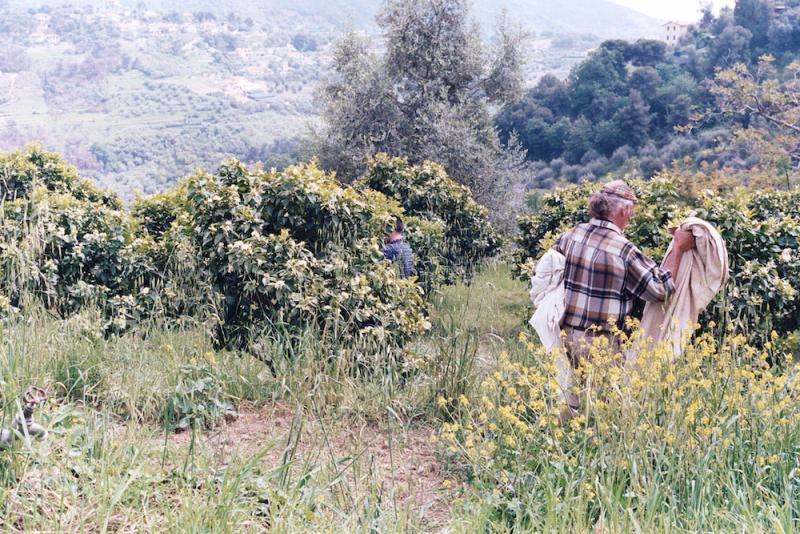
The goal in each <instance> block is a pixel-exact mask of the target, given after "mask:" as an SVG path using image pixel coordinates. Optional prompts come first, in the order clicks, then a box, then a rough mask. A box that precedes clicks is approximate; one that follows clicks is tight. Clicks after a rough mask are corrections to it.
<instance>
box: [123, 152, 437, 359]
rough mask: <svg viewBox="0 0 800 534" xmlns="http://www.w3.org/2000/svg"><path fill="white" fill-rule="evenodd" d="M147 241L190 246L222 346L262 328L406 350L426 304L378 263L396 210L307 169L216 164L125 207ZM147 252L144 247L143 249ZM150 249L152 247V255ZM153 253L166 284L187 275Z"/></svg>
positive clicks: (412, 286)
mask: <svg viewBox="0 0 800 534" xmlns="http://www.w3.org/2000/svg"><path fill="white" fill-rule="evenodd" d="M133 213H134V214H135V215H137V216H138V217H140V218H141V219H140V221H141V227H142V228H143V229H144V230H145V233H146V235H145V237H144V238H143V239H149V240H151V241H152V242H156V241H160V242H161V243H173V244H174V246H175V247H181V246H184V245H185V244H186V243H187V239H188V243H190V244H191V246H192V247H194V250H195V251H196V256H197V258H200V259H201V260H200V263H199V265H198V266H197V269H198V270H199V271H200V272H201V273H202V276H201V277H200V279H201V280H205V281H206V283H207V284H208V285H209V287H210V289H211V290H212V292H213V293H214V294H216V295H217V296H218V299H217V303H216V305H217V306H218V310H217V313H218V319H219V329H218V334H219V340H220V341H221V342H223V343H225V344H227V345H232V346H237V347H244V346H247V345H248V343H249V342H250V341H251V340H252V339H253V338H254V337H256V336H258V335H260V334H262V333H265V332H266V331H272V332H281V333H286V334H288V335H290V336H291V335H298V334H300V333H301V332H303V331H305V330H307V329H309V328H316V329H319V330H320V331H322V332H327V333H329V334H330V335H332V336H336V339H337V340H339V341H340V342H342V343H344V344H351V345H352V344H360V343H364V342H370V341H376V342H381V343H384V342H389V343H390V344H398V345H400V344H403V343H405V342H406V341H408V340H410V339H412V338H413V337H415V336H416V335H418V334H420V333H421V332H422V331H424V329H425V328H426V325H427V322H426V321H425V318H424V314H423V310H422V297H421V295H420V291H419V289H418V287H417V285H416V283H415V281H414V280H413V279H403V278H401V277H400V276H399V274H398V273H397V270H396V268H395V267H394V266H393V265H392V264H391V263H389V262H387V261H386V260H385V259H384V258H383V254H382V252H381V248H380V242H379V238H380V236H382V235H385V234H386V232H387V231H388V229H389V228H390V227H391V224H392V222H393V219H394V216H395V215H396V214H397V213H402V209H401V208H400V207H399V206H398V205H397V204H396V203H395V202H393V201H391V200H389V199H387V198H386V197H384V196H383V195H382V194H380V193H377V192H374V191H358V190H355V189H353V188H350V187H344V186H342V184H340V183H339V182H338V181H336V179H335V178H334V177H333V176H332V175H329V174H326V173H325V172H323V171H321V170H320V169H318V168H317V167H316V166H314V165H313V164H312V165H295V166H291V167H288V168H287V169H285V170H283V171H280V172H278V171H274V170H272V171H266V170H263V169H260V168H254V169H248V168H246V167H245V166H244V165H242V164H241V163H240V162H237V161H235V160H230V161H227V162H225V163H223V165H222V166H220V168H219V169H218V170H217V172H216V173H215V175H211V174H209V173H206V172H199V173H197V174H196V175H194V176H190V177H189V178H187V179H186V180H185V181H184V182H183V183H182V184H181V186H180V187H179V190H177V191H176V192H170V193H168V194H165V195H159V196H155V197H152V198H151V199H140V200H139V201H137V202H136V203H135V205H134V208H133ZM148 246H149V245H148ZM151 250H152V251H153V252H157V249H156V248H151ZM170 257H171V255H170V254H169V253H166V254H160V253H159V254H158V255H157V256H156V260H155V261H154V264H160V265H161V266H162V267H163V268H161V269H157V271H159V272H168V273H169V272H173V273H175V276H177V280H171V279H170V276H169V275H168V276H167V277H166V280H164V281H163V282H162V283H171V284H173V285H177V284H179V283H180V280H182V279H183V276H182V275H181V274H180V273H179V272H177V271H174V270H173V269H171V268H170V266H169V265H167V264H165V263H164V262H165V261H168V259H169V258H170Z"/></svg>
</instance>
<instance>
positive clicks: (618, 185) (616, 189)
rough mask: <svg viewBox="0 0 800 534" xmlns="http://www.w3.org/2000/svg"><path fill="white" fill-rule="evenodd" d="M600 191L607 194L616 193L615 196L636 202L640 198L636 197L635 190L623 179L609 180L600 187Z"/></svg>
mask: <svg viewBox="0 0 800 534" xmlns="http://www.w3.org/2000/svg"><path fill="white" fill-rule="evenodd" d="M600 192H602V193H605V194H607V195H614V196H615V197H620V198H624V199H625V200H629V201H631V202H633V203H634V204H636V203H637V202H639V199H637V198H636V193H634V192H633V189H631V186H629V185H628V184H626V183H625V182H623V181H622V180H614V181H612V182H608V183H607V184H605V185H604V186H603V187H602V188H601V189H600Z"/></svg>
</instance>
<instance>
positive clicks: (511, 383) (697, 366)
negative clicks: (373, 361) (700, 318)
mask: <svg viewBox="0 0 800 534" xmlns="http://www.w3.org/2000/svg"><path fill="white" fill-rule="evenodd" d="M620 336H622V334H620ZM638 339H641V337H640V335H639V334H635V335H634V336H632V337H631V338H624V336H623V347H624V348H626V349H627V348H630V347H635V346H637V340H638ZM522 341H523V343H522V344H521V346H522V347H523V348H521V349H520V352H518V353H515V354H511V355H509V354H508V353H504V354H501V356H500V358H499V362H498V363H497V365H496V367H495V368H494V369H490V370H489V372H488V373H487V376H486V378H485V379H484V380H483V382H482V384H481V387H480V388H479V389H478V390H477V391H478V392H479V393H477V394H476V395H475V396H474V397H472V398H467V397H462V398H461V399H459V400H456V399H453V400H455V401H456V407H455V408H453V410H452V413H451V417H452V419H453V421H452V422H450V423H446V424H445V425H444V426H443V428H442V430H441V432H440V433H439V434H438V436H436V438H437V439H438V440H439V441H440V446H441V450H442V452H443V453H444V454H445V455H446V456H448V457H449V458H450V461H451V462H453V463H455V465H457V466H459V467H460V468H461V470H462V472H463V473H465V475H466V477H467V478H468V479H469V480H470V481H471V482H472V486H473V488H474V489H475V490H476V491H477V492H478V493H479V495H481V496H482V499H481V500H482V502H485V503H487V504H488V506H489V507H491V509H492V510H491V514H492V517H493V519H492V520H493V521H495V522H496V524H501V525H508V526H511V529H512V530H517V529H520V530H523V531H528V530H530V531H537V532H539V531H550V530H553V529H557V527H558V525H564V524H569V525H571V528H572V529H573V530H575V531H598V530H604V529H603V528H602V525H604V524H607V525H608V526H609V527H611V526H612V525H613V527H611V528H614V529H619V530H621V531H627V530H643V531H646V532H660V531H665V530H674V529H678V530H688V531H711V532H720V531H735V530H748V529H747V528H745V527H744V524H738V523H737V521H747V520H748V519H746V518H749V520H750V521H753V522H754V524H755V525H757V526H758V527H757V529H756V530H761V529H764V530H780V528H779V527H778V526H777V525H778V524H780V523H781V522H782V521H785V523H784V526H786V525H787V524H793V522H795V521H796V520H797V517H798V514H800V504H799V503H800V501H798V500H797V498H796V492H797V486H796V476H797V474H798V472H800V457H798V455H797V454H796V453H795V448H796V445H795V444H796V443H797V440H798V438H800V403H799V402H798V401H800V380H798V372H800V365H799V364H795V363H794V362H792V360H791V355H786V356H785V358H786V359H785V360H784V361H785V367H782V368H778V367H777V366H774V365H771V364H770V363H769V362H771V361H774V360H775V359H776V355H775V348H774V346H773V345H772V344H771V343H770V344H768V345H767V346H766V347H765V348H764V349H763V350H756V349H754V348H753V347H752V346H751V345H749V344H748V343H747V340H746V339H745V337H744V336H742V335H728V336H726V337H725V338H724V339H723V341H721V342H720V343H717V341H716V340H715V339H714V338H713V336H711V335H709V334H707V333H706V334H703V335H701V336H700V337H698V338H697V339H695V340H694V342H692V343H690V344H689V346H688V348H687V350H686V354H685V356H684V359H683V360H682V361H681V362H680V365H676V364H674V363H671V362H670V359H671V351H670V350H669V347H668V346H666V345H663V346H659V347H654V348H650V349H647V350H643V351H640V352H639V355H638V359H637V360H636V362H635V363H634V364H632V365H629V366H627V368H623V367H622V366H620V365H619V364H618V362H619V358H620V354H618V353H617V352H616V351H615V350H612V349H611V348H610V347H609V345H608V342H607V341H606V340H605V339H603V338H597V339H596V341H595V342H594V344H593V345H592V346H591V347H590V353H591V356H590V357H589V358H586V359H585V360H584V361H583V363H582V366H581V367H580V368H579V370H578V374H579V376H580V380H579V383H580V384H581V386H579V389H580V391H578V392H577V393H578V394H579V395H580V396H581V398H582V399H583V401H584V402H583V406H582V408H581V410H580V412H579V414H578V415H576V416H575V417H574V418H573V419H572V420H571V421H570V422H569V424H567V425H566V426H564V425H562V424H560V423H559V410H560V408H561V406H560V404H559V394H558V391H557V388H558V386H557V384H556V380H555V374H554V373H555V368H554V365H553V360H552V357H551V356H550V355H548V354H546V353H545V352H544V351H543V350H541V349H540V348H536V347H535V346H534V344H533V343H530V342H529V341H528V340H527V339H526V338H525V337H524V336H523V339H522ZM448 401H449V399H440V403H441V404H442V405H447V404H448ZM486 530H487V531H488V530H491V531H494V530H495V528H487V529H486Z"/></svg>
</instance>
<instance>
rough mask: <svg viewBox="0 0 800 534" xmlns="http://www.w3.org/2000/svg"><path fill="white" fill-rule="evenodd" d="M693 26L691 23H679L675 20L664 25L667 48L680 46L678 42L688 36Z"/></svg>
mask: <svg viewBox="0 0 800 534" xmlns="http://www.w3.org/2000/svg"><path fill="white" fill-rule="evenodd" d="M691 26H692V25H691V23H689V22H677V21H674V20H671V21H669V22H667V23H666V24H664V25H663V28H664V40H665V41H666V42H667V46H675V45H676V44H678V41H680V40H681V37H683V36H684V35H686V32H688V31H689V28H690V27H691Z"/></svg>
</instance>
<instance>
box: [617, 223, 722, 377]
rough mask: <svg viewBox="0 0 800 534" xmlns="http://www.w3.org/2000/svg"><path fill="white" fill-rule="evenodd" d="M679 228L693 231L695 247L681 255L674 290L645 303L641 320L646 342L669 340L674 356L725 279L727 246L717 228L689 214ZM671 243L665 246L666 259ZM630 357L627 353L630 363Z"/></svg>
mask: <svg viewBox="0 0 800 534" xmlns="http://www.w3.org/2000/svg"><path fill="white" fill-rule="evenodd" d="M681 229H682V230H687V231H690V232H692V234H694V237H695V242H696V244H697V246H696V248H694V249H692V250H690V251H687V252H685V253H684V254H683V257H682V258H681V263H680V266H679V267H678V274H677V275H676V276H675V277H674V282H675V292H674V293H672V295H670V297H669V298H668V299H667V301H666V302H663V303H662V302H648V303H647V304H646V305H645V308H644V314H643V316H642V323H641V327H642V330H643V332H644V336H645V338H646V339H647V340H648V341H651V342H652V343H654V344H656V343H660V342H662V341H664V342H667V343H669V346H670V350H671V351H672V358H673V359H674V358H676V357H678V356H679V355H680V354H681V352H682V350H683V347H682V344H683V342H684V341H685V340H686V339H687V337H688V335H689V334H690V333H691V331H692V330H693V329H694V325H695V324H696V323H697V319H698V317H699V316H700V312H702V311H703V310H704V309H705V308H706V306H708V304H709V303H710V302H711V300H712V299H713V298H714V296H715V295H716V294H717V293H718V292H719V290H720V289H721V288H722V286H723V284H725V282H726V281H727V279H728V249H727V247H726V246H725V241H724V240H723V239H722V236H721V235H720V234H719V232H718V231H717V230H716V228H714V227H713V226H712V225H711V224H709V223H708V222H706V221H704V220H702V219H699V218H697V217H689V218H688V219H686V220H685V221H684V222H683V223H682V224H681ZM672 246H673V245H672V244H670V246H669V248H668V249H667V254H666V256H664V258H665V259H666V258H667V257H668V256H669V254H670V253H671V252H672ZM662 266H663V264H662ZM632 359H633V356H632V355H629V358H628V360H629V362H630V361H631V360H632Z"/></svg>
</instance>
